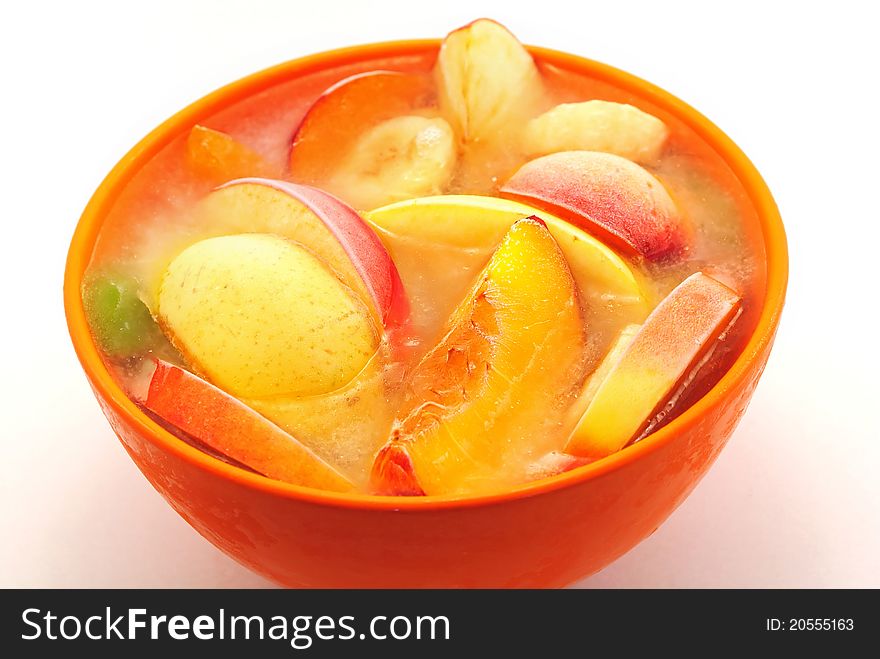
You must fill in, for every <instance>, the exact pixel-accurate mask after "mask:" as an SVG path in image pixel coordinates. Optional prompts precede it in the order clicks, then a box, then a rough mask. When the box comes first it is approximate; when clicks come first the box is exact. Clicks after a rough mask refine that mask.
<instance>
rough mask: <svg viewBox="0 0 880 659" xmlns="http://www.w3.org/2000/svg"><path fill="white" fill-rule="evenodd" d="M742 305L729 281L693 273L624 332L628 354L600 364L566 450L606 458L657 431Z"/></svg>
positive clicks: (721, 338) (623, 350) (580, 454)
mask: <svg viewBox="0 0 880 659" xmlns="http://www.w3.org/2000/svg"><path fill="white" fill-rule="evenodd" d="M740 312H741V304H740V298H739V296H738V295H737V294H736V293H734V292H733V291H732V290H730V289H729V288H728V287H727V286H725V285H724V284H721V283H720V282H718V281H716V280H715V279H713V278H712V277H709V276H708V275H704V274H703V273H701V272H698V273H696V274H693V275H691V276H690V277H688V278H687V279H685V280H684V281H683V282H682V283H681V284H679V285H678V286H677V287H676V288H675V289H674V290H673V291H672V292H671V293H670V294H669V295H668V296H667V297H666V298H665V299H664V300H663V301H662V302H661V303H660V304H659V305H658V306H657V308H656V309H654V311H653V312H652V313H651V315H650V316H649V317H648V319H647V320H646V321H645V324H644V325H643V326H642V327H641V328H640V329H639V331H638V332H636V333H635V336H633V337H632V338H626V337H624V343H623V346H622V349H621V351H619V352H622V354H619V358H617V359H616V360H615V361H614V363H613V365H612V366H610V368H607V369H604V370H603V367H600V371H603V373H604V377H601V375H602V373H600V377H601V381H600V382H599V384H598V386H597V387H596V388H595V394H594V395H593V396H592V397H590V400H589V403H588V406H587V408H586V411H585V412H584V413H583V416H582V417H581V419H580V421H579V423H578V425H577V427H576V428H575V431H574V432H573V433H572V436H571V437H570V438H569V440H568V443H567V444H566V446H565V452H567V453H570V454H572V455H578V456H583V457H588V458H601V457H604V456H606V455H609V454H611V453H614V452H615V451H618V450H620V449H621V448H623V447H624V446H626V445H627V444H628V443H629V442H631V441H633V440H636V441H637V440H639V439H641V438H642V437H644V436H645V435H647V434H648V433H650V432H651V431H652V429H653V428H654V426H655V425H656V424H657V423H659V422H660V421H662V419H663V418H664V417H665V416H666V415H668V413H669V411H670V410H671V409H672V407H673V406H674V405H675V403H676V401H677V400H678V398H679V396H680V395H681V393H682V392H683V391H684V390H685V388H686V387H688V386H689V385H690V383H691V382H692V381H693V379H694V378H695V377H696V374H697V372H698V371H699V369H700V368H701V367H702V366H703V365H704V364H705V363H706V362H707V360H708V359H709V357H710V356H711V353H712V351H713V350H714V348H715V347H716V345H717V344H718V342H719V341H720V340H723V337H724V336H725V334H726V332H727V330H728V329H729V328H730V326H731V325H732V324H733V323H734V322H735V321H736V319H737V318H738V317H739V314H740ZM612 352H613V351H612ZM612 359H613V357H612ZM584 401H585V399H584V397H582V398H581V399H579V402H580V403H581V404H582V403H583V402H584Z"/></svg>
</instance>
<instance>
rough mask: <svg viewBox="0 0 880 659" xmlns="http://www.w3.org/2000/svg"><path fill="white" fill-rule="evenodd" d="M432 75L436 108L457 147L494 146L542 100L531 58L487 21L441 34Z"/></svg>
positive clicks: (538, 79)
mask: <svg viewBox="0 0 880 659" xmlns="http://www.w3.org/2000/svg"><path fill="white" fill-rule="evenodd" d="M435 74H436V78H437V90H438V95H439V100H440V109H441V111H442V112H443V116H444V117H446V118H447V119H449V121H450V123H451V124H452V127H453V129H454V130H455V132H456V134H457V135H458V136H459V139H460V140H461V141H462V142H463V143H470V142H477V141H484V142H485V141H488V142H494V141H498V140H499V139H500V138H502V137H503V136H504V134H505V132H506V131H509V130H510V129H511V127H515V126H516V125H517V124H518V123H519V122H522V121H525V119H527V118H528V117H529V116H530V115H531V114H533V112H532V111H533V109H534V104H535V103H537V102H538V99H540V98H541V97H542V95H543V90H542V84H541V76H540V74H539V73H538V68H537V67H536V66H535V62H534V60H533V59H532V56H531V55H530V54H529V52H528V51H527V50H526V49H525V48H524V47H523V46H522V44H521V43H520V42H519V41H518V40H517V38H516V37H515V36H513V35H512V34H511V33H510V32H509V31H508V30H507V29H506V28H505V27H503V26H501V25H499V24H498V23H496V22H495V21H490V20H487V19H480V20H477V21H474V22H473V23H470V24H469V25H466V26H464V27H461V28H459V29H457V30H455V31H454V32H451V33H450V34H449V35H447V37H446V39H444V40H443V44H442V46H441V47H440V53H439V55H438V57H437V65H436V69H435Z"/></svg>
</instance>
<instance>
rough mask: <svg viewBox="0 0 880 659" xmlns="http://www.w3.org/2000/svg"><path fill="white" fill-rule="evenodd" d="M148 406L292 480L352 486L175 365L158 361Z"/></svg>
mask: <svg viewBox="0 0 880 659" xmlns="http://www.w3.org/2000/svg"><path fill="white" fill-rule="evenodd" d="M144 406H145V407H146V408H147V409H149V410H150V411H152V412H153V413H155V414H157V415H159V417H161V418H162V419H164V420H165V421H167V422H169V423H171V424H172V425H174V426H176V427H177V428H180V429H181V430H183V431H184V432H186V433H188V434H189V435H191V436H193V437H194V438H195V439H197V440H198V441H200V442H202V443H204V444H206V445H207V446H209V447H210V448H212V449H214V450H216V451H219V452H220V453H222V454H223V455H226V456H228V457H230V458H232V459H233V460H236V461H237V462H240V463H242V464H244V465H247V466H248V467H250V468H251V469H254V470H255V471H257V472H259V473H261V474H264V475H266V476H269V477H270V478H276V479H278V480H281V481H285V482H288V483H295V484H297V485H306V486H308V487H316V488H320V489H322V490H332V491H336V492H347V491H350V490H352V489H353V485H352V483H351V482H349V480H348V479H346V478H345V477H344V476H343V475H342V474H340V473H339V472H338V471H337V470H336V469H334V468H333V467H332V466H330V465H329V464H327V463H326V462H324V461H323V460H322V459H321V458H319V457H318V456H317V455H315V454H314V453H313V452H312V451H310V450H309V449H308V448H306V447H305V446H303V445H302V444H301V443H299V442H298V441H297V440H296V439H294V438H293V437H291V436H290V435H288V434H287V433H286V432H284V431H283V430H281V429H280V428H279V427H278V426H276V425H275V424H273V423H271V422H270V421H269V420H267V419H265V418H263V417H262V416H260V415H259V414H257V413H256V412H255V411H253V410H252V409H250V408H249V407H247V406H246V405H244V404H243V403H241V402H240V401H238V400H236V399H235V398H233V397H232V396H229V395H228V394H226V393H224V392H223V391H221V390H220V389H218V388H217V387H215V386H213V385H211V384H209V383H208V382H205V381H204V380H202V379H201V378H198V377H196V376H195V375H193V374H192V373H189V372H187V371H185V370H183V369H181V368H178V367H177V366H174V365H172V364H169V363H167V362H163V361H157V363H156V371H155V373H154V374H153V377H152V379H151V380H150V388H149V391H148V393H147V397H146V400H145V401H144Z"/></svg>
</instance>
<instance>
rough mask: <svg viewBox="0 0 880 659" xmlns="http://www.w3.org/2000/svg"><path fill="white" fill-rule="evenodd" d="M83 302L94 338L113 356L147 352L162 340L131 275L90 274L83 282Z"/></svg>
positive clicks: (123, 356)
mask: <svg viewBox="0 0 880 659" xmlns="http://www.w3.org/2000/svg"><path fill="white" fill-rule="evenodd" d="M83 305H84V307H85V311H86V317H87V318H88V321H89V326H90V327H91V329H92V334H93V335H94V337H95V341H96V342H97V344H98V346H99V347H100V348H101V349H102V350H104V352H106V353H107V354H108V355H109V356H111V357H116V358H126V357H132V356H134V355H136V354H139V353H142V352H146V351H148V350H150V349H152V348H153V347H154V346H155V345H156V344H157V342H158V341H159V340H160V339H161V332H160V331H159V327H158V325H157V324H156V321H155V320H154V319H153V316H152V314H150V310H149V309H147V306H146V305H145V304H144V303H143V302H142V301H141V299H140V297H138V291H137V283H136V282H135V281H133V280H132V279H131V278H128V277H125V276H121V275H117V274H113V273H107V272H104V273H99V274H95V275H93V276H91V277H89V278H88V280H87V281H86V282H85V284H84V285H83Z"/></svg>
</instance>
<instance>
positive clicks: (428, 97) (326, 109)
mask: <svg viewBox="0 0 880 659" xmlns="http://www.w3.org/2000/svg"><path fill="white" fill-rule="evenodd" d="M436 102H437V99H436V94H435V92H434V88H433V85H432V82H431V78H430V77H429V76H426V75H419V74H416V73H401V72H398V71H368V72H366V73H359V74H356V75H353V76H350V77H348V78H345V79H343V80H340V81H339V82H337V83H336V84H334V85H332V86H331V87H330V88H329V89H327V91H325V92H324V93H323V94H322V95H321V96H319V97H318V99H317V100H316V101H315V102H314V104H313V105H312V107H311V108H309V111H308V112H307V113H306V115H305V117H303V120H302V121H301V122H300V124H299V126H298V127H297V129H296V132H295V133H294V136H293V141H292V144H291V148H290V172H291V175H292V176H293V178H294V179H295V180H297V181H301V182H303V183H308V184H311V185H323V184H324V183H326V181H327V180H329V178H330V177H331V176H332V174H333V173H334V172H335V171H336V170H337V168H338V166H339V164H340V163H341V162H342V161H343V160H344V158H345V157H346V155H347V154H348V152H349V150H350V149H351V147H352V146H353V145H354V144H355V142H356V141H357V139H358V137H360V136H361V135H362V134H363V133H364V132H365V131H367V130H369V129H371V128H373V127H375V126H377V125H378V124H380V123H382V122H383V121H386V120H388V119H392V118H394V117H399V116H401V115H407V114H416V113H418V112H419V111H426V110H428V109H429V108H432V107H434V106H435V105H436Z"/></svg>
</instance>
